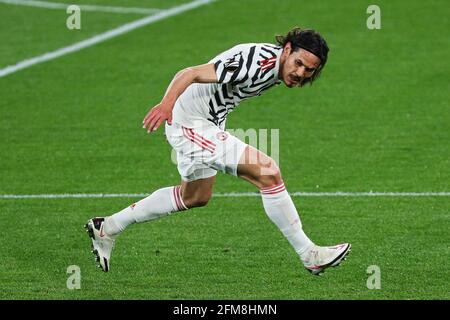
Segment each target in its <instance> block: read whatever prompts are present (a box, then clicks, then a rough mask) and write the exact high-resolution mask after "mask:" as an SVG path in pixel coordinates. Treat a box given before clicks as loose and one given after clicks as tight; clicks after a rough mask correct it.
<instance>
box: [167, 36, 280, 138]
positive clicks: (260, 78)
mask: <svg viewBox="0 0 450 320" xmlns="http://www.w3.org/2000/svg"><path fill="white" fill-rule="evenodd" d="M282 51H283V48H282V47H279V46H276V45H273V44H269V43H249V44H240V45H237V46H235V47H233V48H231V49H229V50H227V51H225V52H223V53H221V54H219V55H218V56H217V57H215V58H214V59H212V60H211V61H209V63H213V64H214V67H215V69H216V74H217V83H193V84H191V85H190V86H189V87H188V88H187V89H186V90H185V92H184V93H183V94H182V95H181V96H180V97H179V98H178V99H177V101H176V102H175V106H174V109H173V122H175V123H178V124H180V125H182V126H184V127H187V128H192V127H194V126H195V124H196V123H198V121H201V122H204V121H205V120H207V121H209V122H210V123H212V124H214V125H216V126H218V127H219V128H221V129H225V121H226V117H227V115H228V114H229V113H230V112H231V111H233V110H234V108H235V107H236V106H237V105H238V104H239V103H240V102H241V101H242V100H245V99H248V98H251V97H254V96H259V95H261V94H262V93H263V92H264V91H266V90H267V89H269V88H271V87H273V86H274V85H276V84H280V83H281V81H280V80H279V79H278V71H279V67H280V57H281V53H282Z"/></svg>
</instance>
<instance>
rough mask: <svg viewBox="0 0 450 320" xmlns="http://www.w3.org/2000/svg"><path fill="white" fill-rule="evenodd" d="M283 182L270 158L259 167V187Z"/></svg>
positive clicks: (272, 185) (278, 170) (267, 186)
mask: <svg viewBox="0 0 450 320" xmlns="http://www.w3.org/2000/svg"><path fill="white" fill-rule="evenodd" d="M282 182H283V180H282V178H281V172H280V169H279V168H278V166H277V164H276V163H275V161H274V160H273V159H271V158H270V162H269V163H267V164H263V165H261V167H260V176H259V184H260V187H261V188H269V187H274V186H277V185H279V184H281V183H282Z"/></svg>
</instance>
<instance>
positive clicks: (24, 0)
mask: <svg viewBox="0 0 450 320" xmlns="http://www.w3.org/2000/svg"><path fill="white" fill-rule="evenodd" d="M0 3H6V4H12V5H17V6H28V7H36V8H43V9H58V10H59V9H64V10H66V9H67V8H68V7H69V6H70V5H71V4H70V3H56V2H47V1H30V0H0ZM73 4H75V5H77V6H78V7H80V9H81V11H95V12H109V13H137V14H153V13H155V12H159V11H162V9H154V8H133V7H111V6H97V5H89V4H76V3H73Z"/></svg>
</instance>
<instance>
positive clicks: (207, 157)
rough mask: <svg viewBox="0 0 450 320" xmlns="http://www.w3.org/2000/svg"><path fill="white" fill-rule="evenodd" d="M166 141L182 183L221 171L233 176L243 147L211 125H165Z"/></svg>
mask: <svg viewBox="0 0 450 320" xmlns="http://www.w3.org/2000/svg"><path fill="white" fill-rule="evenodd" d="M166 137H167V140H168V141H169V143H170V145H171V146H172V148H173V149H174V150H175V151H176V154H177V167H178V172H179V173H180V176H181V178H182V179H183V180H184V181H187V182H189V181H194V180H198V179H205V178H209V177H212V176H215V175H216V174H217V171H222V172H225V173H228V174H232V175H234V176H237V166H238V164H239V160H240V158H241V156H242V154H243V153H244V151H245V148H246V147H247V144H246V143H244V142H242V141H241V140H239V139H238V138H236V137H235V136H233V135H231V134H229V133H228V132H226V131H223V130H222V129H220V128H219V127H216V126H215V125H213V124H209V123H207V122H206V121H201V122H199V123H198V124H196V125H195V126H194V127H192V128H185V127H183V126H182V125H180V124H177V123H172V125H169V124H167V123H166Z"/></svg>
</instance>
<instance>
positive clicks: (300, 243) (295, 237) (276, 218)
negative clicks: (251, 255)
mask: <svg viewBox="0 0 450 320" xmlns="http://www.w3.org/2000/svg"><path fill="white" fill-rule="evenodd" d="M261 196H262V200H263V205H264V209H265V210H266V213H267V215H268V216H269V218H270V220H272V222H273V223H275V225H276V226H277V227H278V228H279V229H280V231H281V232H282V233H283V235H284V236H285V237H286V238H287V239H288V241H289V243H290V244H291V245H292V247H294V250H295V252H297V254H298V255H299V256H300V258H302V255H304V254H306V252H307V250H308V249H309V248H310V247H311V246H312V245H313V244H314V243H313V242H312V241H311V240H310V239H309V238H308V237H307V236H306V234H305V233H304V232H303V229H302V222H301V220H300V217H299V216H298V213H297V209H295V206H294V203H293V202H292V199H291V196H290V195H289V193H288V192H287V191H286V187H285V186H284V183H281V184H280V185H278V186H275V187H270V188H263V189H261Z"/></svg>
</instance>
